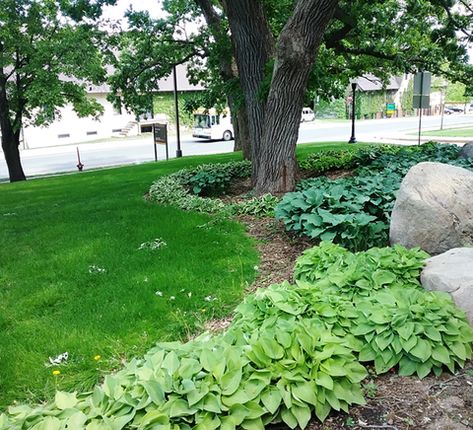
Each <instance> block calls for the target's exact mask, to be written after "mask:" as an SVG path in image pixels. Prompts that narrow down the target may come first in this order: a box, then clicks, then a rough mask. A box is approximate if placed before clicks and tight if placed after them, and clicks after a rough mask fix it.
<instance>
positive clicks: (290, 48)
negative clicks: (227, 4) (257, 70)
mask: <svg viewBox="0 0 473 430" xmlns="http://www.w3.org/2000/svg"><path fill="white" fill-rule="evenodd" d="M337 3H338V1H337V0H299V2H298V3H297V4H296V8H295V11H294V14H293V15H292V17H291V18H290V19H289V21H288V22H287V24H286V25H285V27H284V29H283V31H282V32H281V35H280V37H279V40H278V44H277V51H276V63H275V67H274V72H273V78H272V82H271V88H270V92H269V97H268V101H267V104H266V117H265V123H264V130H263V136H262V139H261V152H260V156H259V157H260V163H259V169H258V171H257V173H256V181H255V183H256V192H257V194H264V193H268V192H270V193H275V194H280V193H285V192H288V191H292V190H293V189H294V187H295V184H296V176H297V161H296V143H297V138H298V134H299V126H300V118H301V113H302V108H303V104H304V93H305V91H306V88H307V81H308V78H309V74H310V71H311V70H312V67H313V65H314V61H315V57H316V54H317V52H318V50H319V47H320V44H321V43H322V38H323V35H324V32H325V29H326V28H327V25H328V24H329V22H330V20H331V18H332V16H333V14H334V12H335V8H336V5H337Z"/></svg>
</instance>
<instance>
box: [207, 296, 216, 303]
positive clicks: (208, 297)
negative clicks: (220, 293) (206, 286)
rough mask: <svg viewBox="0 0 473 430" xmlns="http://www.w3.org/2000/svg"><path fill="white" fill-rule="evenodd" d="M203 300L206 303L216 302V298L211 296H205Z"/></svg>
mask: <svg viewBox="0 0 473 430" xmlns="http://www.w3.org/2000/svg"><path fill="white" fill-rule="evenodd" d="M204 300H205V301H206V302H213V301H215V300H217V298H216V297H213V296H207V297H206V298H205V299H204Z"/></svg>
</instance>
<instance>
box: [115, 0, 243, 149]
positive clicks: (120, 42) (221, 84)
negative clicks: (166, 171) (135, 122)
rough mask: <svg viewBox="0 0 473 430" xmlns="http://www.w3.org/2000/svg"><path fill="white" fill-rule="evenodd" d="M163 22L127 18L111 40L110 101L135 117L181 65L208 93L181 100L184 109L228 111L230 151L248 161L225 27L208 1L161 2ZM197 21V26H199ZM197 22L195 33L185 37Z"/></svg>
mask: <svg viewBox="0 0 473 430" xmlns="http://www.w3.org/2000/svg"><path fill="white" fill-rule="evenodd" d="M163 9H164V13H165V14H166V17H165V18H160V19H152V18H151V17H150V15H149V13H148V12H146V11H145V12H134V11H133V10H130V11H129V12H128V13H127V17H128V21H129V28H128V29H127V30H125V31H122V32H120V33H118V34H116V35H114V36H113V37H112V38H111V41H112V44H114V45H115V47H116V55H115V56H113V57H112V59H111V63H112V64H113V66H114V68H115V73H114V74H113V76H112V77H111V79H110V83H111V86H112V88H113V89H114V91H113V94H112V99H113V100H114V101H115V103H118V104H120V103H123V104H124V105H125V106H126V107H127V108H129V109H131V110H133V111H135V112H138V113H139V112H140V111H141V110H142V109H143V108H144V105H145V101H146V98H147V97H149V95H151V94H153V93H155V92H156V91H158V90H159V86H158V81H159V79H160V78H162V77H164V76H168V75H170V74H171V73H172V67H173V65H178V64H184V63H185V64H186V65H187V66H188V74H189V78H190V80H191V82H193V83H198V82H199V83H203V84H204V85H205V86H206V87H207V88H208V90H207V91H205V92H203V93H202V94H201V95H200V96H194V97H193V98H192V99H191V100H186V108H187V109H188V110H195V109H196V108H198V107H206V108H210V107H214V106H217V107H218V106H226V105H227V104H228V105H229V107H230V110H231V111H232V118H233V126H234V130H235V149H237V150H239V149H242V150H243V153H244V155H245V157H246V158H249V156H250V153H249V142H248V132H247V118H246V111H245V109H244V106H243V98H242V96H241V92H240V91H239V82H238V72H237V69H236V65H235V62H234V59H233V54H232V44H231V40H230V37H229V33H228V23H227V20H226V18H225V16H224V15H222V13H221V11H219V10H217V9H215V8H214V7H213V2H212V1H211V0H195V1H192V2H184V1H181V0H166V1H165V2H164V3H163ZM201 21H203V22H201ZM196 22H200V24H199V31H194V32H193V31H188V30H187V29H186V28H187V27H188V26H189V25H190V24H191V25H192V26H195V23H196Z"/></svg>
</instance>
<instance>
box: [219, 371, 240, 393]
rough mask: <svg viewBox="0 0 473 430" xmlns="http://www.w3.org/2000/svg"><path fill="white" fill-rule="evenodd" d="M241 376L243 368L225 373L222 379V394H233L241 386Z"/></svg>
mask: <svg viewBox="0 0 473 430" xmlns="http://www.w3.org/2000/svg"><path fill="white" fill-rule="evenodd" d="M241 377H242V371H241V369H236V370H233V371H232V372H228V373H226V374H225V375H223V376H222V380H221V386H222V394H224V395H225V396H230V395H231V394H233V393H234V392H235V391H236V390H237V389H238V387H239V386H240V382H241Z"/></svg>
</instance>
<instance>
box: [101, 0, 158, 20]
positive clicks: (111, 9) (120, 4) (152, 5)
mask: <svg viewBox="0 0 473 430" xmlns="http://www.w3.org/2000/svg"><path fill="white" fill-rule="evenodd" d="M130 5H131V6H133V9H134V10H136V11H141V10H148V11H149V13H150V14H151V16H153V17H156V18H157V17H159V15H160V14H161V13H162V12H161V5H160V1H159V0H118V1H117V5H116V6H106V7H105V8H104V16H105V17H106V18H110V19H121V18H123V15H124V14H125V12H126V11H127V9H128V8H129V7H130Z"/></svg>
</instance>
